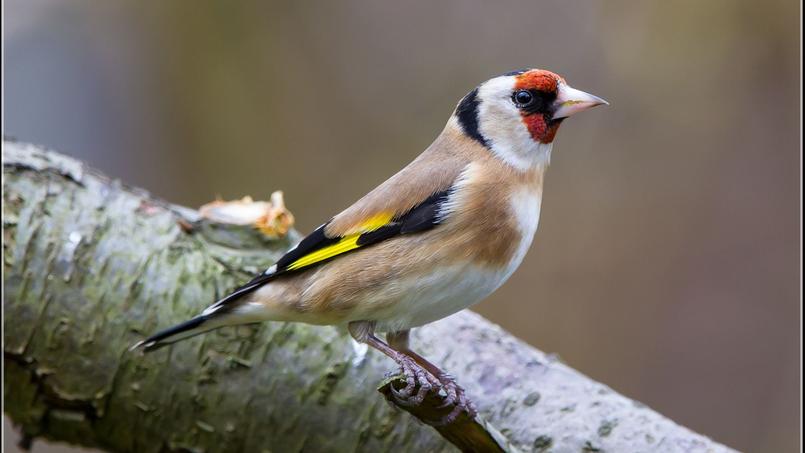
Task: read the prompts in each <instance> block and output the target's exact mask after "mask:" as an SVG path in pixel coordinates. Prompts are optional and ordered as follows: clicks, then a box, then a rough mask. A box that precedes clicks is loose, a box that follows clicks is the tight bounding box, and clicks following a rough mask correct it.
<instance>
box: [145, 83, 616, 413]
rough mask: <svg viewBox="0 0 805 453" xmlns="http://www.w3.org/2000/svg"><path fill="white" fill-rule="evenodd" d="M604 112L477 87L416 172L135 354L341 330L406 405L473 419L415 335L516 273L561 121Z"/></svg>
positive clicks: (403, 174) (534, 94)
mask: <svg viewBox="0 0 805 453" xmlns="http://www.w3.org/2000/svg"><path fill="white" fill-rule="evenodd" d="M601 104H606V101H604V100H603V99H601V98H598V97H596V96H593V95H591V94H588V93H585V92H583V91H579V90H576V89H574V88H571V87H570V86H569V85H568V84H567V83H566V82H565V80H564V79H563V78H562V77H560V76H558V75H557V74H554V73H552V72H549V71H545V70H540V69H529V70H520V71H514V72H510V73H506V74H503V75H501V76H499V77H495V78H493V79H490V80H488V81H486V82H484V83H482V84H481V85H479V86H478V87H477V88H475V89H474V90H472V91H470V93H469V94H467V95H466V96H464V98H463V99H462V100H461V101H460V102H459V103H458V106H457V107H456V109H455V111H454V112H453V114H452V116H451V117H450V119H449V120H448V122H447V125H446V126H445V128H444V130H442V132H441V134H439V136H438V137H436V140H435V141H434V142H433V143H432V144H431V145H430V146H429V147H428V148H427V149H426V150H425V151H424V152H423V153H422V154H421V155H420V156H419V157H417V158H416V159H415V160H414V161H413V162H411V163H410V164H408V166H406V167H405V168H403V169H402V170H401V171H400V172H398V173H397V174H395V175H394V176H392V177H391V178H389V179H388V180H387V181H385V182H384V183H382V184H381V185H379V186H378V187H376V188H375V189H374V190H372V191H371V192H369V193H368V194H367V195H365V196H364V197H363V198H361V199H360V200H358V201H357V202H356V203H355V204H353V205H352V206H350V207H348V208H347V209H346V210H344V211H342V212H341V213H340V214H338V215H336V216H335V217H333V218H331V219H330V220H329V221H327V222H326V223H325V224H323V225H321V226H320V227H318V228H317V229H316V230H315V231H313V232H312V233H311V234H310V235H309V236H307V237H305V238H304V239H303V240H302V241H301V242H300V243H299V244H298V245H297V246H296V247H295V248H293V249H291V250H290V251H289V252H288V253H287V254H286V255H285V256H283V257H282V258H281V259H280V260H279V261H277V263H276V264H274V265H273V266H271V267H270V268H268V269H267V270H266V271H265V272H263V273H261V274H259V275H257V276H256V277H254V278H253V279H252V280H251V281H249V282H248V283H246V284H244V285H243V286H241V287H239V288H237V289H236V290H235V291H234V292H232V293H231V294H229V295H227V296H226V297H224V298H222V299H220V300H219V301H217V302H215V303H214V304H213V305H211V306H209V307H208V308H207V309H205V310H204V311H203V312H202V313H201V314H200V315H198V316H196V317H195V318H193V319H190V320H189V321H187V322H184V323H182V324H179V325H177V326H174V327H171V328H169V329H167V330H164V331H162V332H159V333H157V334H155V335H153V336H151V337H149V338H147V339H145V340H143V341H141V342H140V343H138V344H136V345H135V346H133V349H134V348H137V347H143V348H144V349H145V350H146V351H148V350H153V349H156V348H159V347H161V346H164V345H167V344H170V343H173V342H175V341H178V340H181V339H185V338H188V337H191V336H194V335H197V334H199V333H203V332H206V331H209V330H212V329H215V328H218V327H222V326H230V325H237V324H245V323H254V322H260V321H291V322H304V323H310V324H319V325H344V326H346V327H347V328H348V330H349V332H350V334H351V335H352V336H353V338H354V339H355V340H357V341H358V342H362V343H366V344H368V345H369V346H371V347H373V348H375V349H378V350H380V351H381V352H383V353H384V354H386V355H388V356H389V357H390V358H392V359H394V360H395V361H396V362H397V363H398V364H399V365H400V366H401V368H402V370H403V371H404V372H405V374H406V375H407V376H408V377H409V381H408V382H409V385H408V386H407V387H406V388H405V389H402V391H401V392H400V393H398V395H397V396H398V397H399V398H401V400H402V399H406V401H407V402H408V403H409V404H410V403H416V402H418V401H421V399H422V398H423V397H424V393H422V389H426V390H428V389H431V388H433V386H440V388H443V389H444V390H445V393H446V394H447V400H448V401H447V403H448V404H453V405H454V407H455V409H453V411H452V412H451V413H450V414H449V415H448V419H452V418H455V416H457V415H458V413H459V412H460V411H462V410H466V409H468V407H469V402H468V400H467V398H466V397H465V396H464V393H463V391H462V390H461V388H460V387H458V385H457V384H456V383H455V381H454V380H453V379H452V378H450V377H449V375H447V374H445V373H444V372H442V371H441V370H440V369H439V368H438V367H436V366H435V365H433V364H432V363H430V362H428V361H427V360H425V359H424V358H423V357H421V356H420V355H418V354H416V353H415V352H413V351H412V350H411V349H410V347H409V341H408V339H409V331H410V329H411V328H414V327H419V326H422V325H425V324H428V323H430V322H433V321H436V320H438V319H440V318H444V317H446V316H448V315H451V314H453V313H456V312H457V311H459V310H462V309H464V308H467V307H469V306H470V305H473V304H475V303H476V302H479V301H480V300H482V299H483V298H485V297H486V296H488V295H489V294H491V293H492V292H493V291H495V290H496V289H497V288H498V287H500V286H501V285H502V284H503V283H504V282H505V281H506V280H507V279H508V278H509V277H510V276H511V275H512V273H513V272H514V271H515V269H517V267H518V266H519V265H520V263H521V262H522V260H523V257H524V256H525V254H526V251H527V250H528V248H529V246H530V245H531V240H532V238H533V236H534V233H535V231H536V229H537V223H538V220H539V215H540V203H541V199H542V183H543V178H544V174H545V170H546V168H547V167H548V163H549V161H550V157H551V148H552V146H553V140H554V137H555V135H556V131H557V130H558V129H559V125H560V124H561V123H562V121H563V120H564V119H565V118H567V117H568V116H570V115H573V114H575V113H577V112H580V111H583V110H587V109H589V108H591V107H594V106H597V105H601ZM377 332H384V333H386V340H387V342H384V341H383V340H382V339H380V338H379V337H377V336H376V333H377ZM417 384H418V386H419V387H420V390H419V391H417V393H416V394H415V395H414V394H412V391H413V389H414V387H415V386H416V385H417Z"/></svg>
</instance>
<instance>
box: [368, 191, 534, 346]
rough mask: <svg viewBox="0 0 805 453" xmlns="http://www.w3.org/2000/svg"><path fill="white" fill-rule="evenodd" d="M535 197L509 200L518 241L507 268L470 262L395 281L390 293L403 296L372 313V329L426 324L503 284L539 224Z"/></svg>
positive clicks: (524, 195) (519, 196)
mask: <svg viewBox="0 0 805 453" xmlns="http://www.w3.org/2000/svg"><path fill="white" fill-rule="evenodd" d="M539 195H540V194H538V193H532V192H527V191H523V192H520V193H517V194H515V195H514V196H513V197H512V199H511V204H512V206H511V207H512V212H513V215H515V216H516V217H517V221H518V225H519V227H520V230H521V233H522V238H521V239H520V243H519V244H518V245H517V248H516V249H515V253H514V254H513V255H512V257H511V259H510V260H509V263H508V265H507V266H505V267H503V268H500V269H497V270H494V269H490V268H485V267H480V266H477V265H475V264H472V263H464V264H456V265H454V266H451V267H442V268H440V269H438V270H436V271H434V272H432V273H430V274H427V275H424V276H420V277H418V278H416V279H410V280H404V281H398V282H395V283H394V284H393V285H394V286H395V287H394V288H393V291H394V292H396V293H398V294H399V293H402V294H403V296H402V298H401V299H399V302H397V303H395V304H393V305H392V306H390V307H388V308H387V309H385V310H383V311H381V312H379V313H375V315H374V316H373V320H374V321H376V322H377V326H376V329H377V330H378V331H380V332H388V331H399V330H405V329H410V328H412V327H419V326H421V325H424V324H428V323H430V322H433V321H436V320H438V319H441V318H444V317H446V316H449V315H452V314H453V313H456V312H458V311H460V310H463V309H465V308H467V307H469V306H470V305H473V304H475V303H477V302H480V301H481V300H483V299H484V298H486V297H487V296H488V295H490V294H492V292H493V291H495V290H496V289H498V288H499V287H500V286H501V285H503V283H505V282H506V280H508V279H509V277H511V275H512V274H513V273H514V271H515V270H517V268H518V267H519V266H520V263H522V261H523V258H524V257H525V254H526V252H527V251H528V248H529V247H530V246H531V241H532V240H533V238H534V233H535V232H536V230H537V225H538V223H539V213H540V201H541V199H540V198H541V197H540V196H539ZM389 289H391V288H389ZM381 297H382V296H381Z"/></svg>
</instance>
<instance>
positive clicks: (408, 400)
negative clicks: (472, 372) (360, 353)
mask: <svg viewBox="0 0 805 453" xmlns="http://www.w3.org/2000/svg"><path fill="white" fill-rule="evenodd" d="M348 329H349V333H350V334H351V335H352V337H353V338H354V339H355V340H356V341H358V342H360V343H366V344H367V345H369V346H371V347H373V348H375V349H377V350H378V351H380V352H382V353H383V354H386V355H387V356H389V357H390V358H391V359H392V360H394V361H395V362H397V364H398V365H399V366H400V370H401V371H402V373H403V375H405V381H406V385H405V387H404V388H403V389H401V390H397V389H395V388H394V387H393V386H392V387H391V392H392V395H393V396H394V399H395V402H396V403H397V404H399V405H401V406H416V405H419V404H421V403H422V401H423V400H424V399H425V396H427V394H428V392H430V390H431V389H432V388H433V386H436V385H439V384H440V381H438V380H437V378H435V377H434V376H435V375H434V376H431V374H430V373H429V372H428V371H427V370H426V369H424V368H423V367H422V366H420V365H419V364H418V363H417V362H416V361H415V360H414V359H413V358H412V357H410V356H408V355H406V354H403V353H401V352H399V351H396V350H395V349H394V348H392V347H390V346H389V345H388V344H386V342H384V341H383V340H381V339H380V338H377V337H376V336H375V334H374V323H371V322H368V321H356V322H351V323H349V325H348ZM417 387H419V390H417V392H416V393H414V390H415V389H416V388H417Z"/></svg>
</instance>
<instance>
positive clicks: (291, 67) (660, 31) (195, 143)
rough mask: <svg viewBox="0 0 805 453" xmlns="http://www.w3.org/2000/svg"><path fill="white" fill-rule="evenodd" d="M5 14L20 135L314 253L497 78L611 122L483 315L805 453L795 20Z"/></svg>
mask: <svg viewBox="0 0 805 453" xmlns="http://www.w3.org/2000/svg"><path fill="white" fill-rule="evenodd" d="M4 3H5V30H6V31H5V35H4V38H5V96H4V101H3V107H4V108H5V126H4V131H5V133H6V134H8V135H11V136H14V137H17V138H19V139H21V140H25V141H31V142H35V143H39V144H44V145H48V146H51V147H54V148H56V149H58V150H60V151H62V152H66V153H68V154H71V155H73V156H76V157H78V158H80V159H83V160H85V161H87V162H89V163H91V164H92V165H94V166H95V167H98V168H100V169H101V170H103V171H105V172H106V173H108V174H110V175H114V176H117V177H120V178H121V179H122V180H124V181H126V182H128V183H131V184H134V185H138V186H143V187H146V188H148V189H150V190H151V191H152V192H154V193H155V194H157V195H159V196H161V197H164V198H166V199H169V200H171V201H174V202H178V203H182V204H186V205H191V206H198V205H200V204H202V203H204V202H207V201H209V200H211V199H213V198H214V197H216V196H217V195H221V196H223V197H225V198H235V197H240V196H243V195H245V194H250V195H253V196H256V197H267V196H268V195H269V194H270V192H271V191H272V190H274V189H283V190H285V192H286V201H287V203H288V204H289V207H290V208H291V210H292V211H293V212H294V213H295V214H296V217H297V221H298V223H297V226H298V228H299V229H300V230H301V231H303V232H306V231H310V230H311V229H312V228H314V227H315V226H317V225H318V224H319V223H320V222H322V221H323V220H325V219H327V218H328V217H329V216H331V215H333V214H335V213H336V212H338V211H339V210H340V209H342V208H344V207H346V206H347V205H348V204H350V203H351V202H352V201H354V200H355V199H357V198H358V197H359V196H361V195H363V194H364V193H365V192H366V191H367V190H369V189H371V188H372V187H374V186H375V185H376V184H378V183H379V182H381V181H382V180H384V179H385V178H386V177H388V176H390V175H391V174H393V173H394V172H395V171H397V170H398V169H399V168H401V167H402V166H403V165H405V164H406V163H407V162H409V161H410V160H411V159H412V158H413V157H415V156H416V155H417V154H418V153H420V152H421V150H423V149H424V148H425V147H426V146H427V145H428V144H429V143H430V141H431V140H432V139H433V138H434V137H435V136H436V134H438V132H439V131H440V130H441V128H442V127H443V125H444V122H445V121H446V120H447V118H448V116H449V114H450V112H451V111H452V109H453V107H454V106H455V103H456V102H457V101H458V100H459V99H460V97H461V96H463V95H464V94H465V93H466V92H467V91H469V90H470V89H471V88H473V86H475V85H476V84H477V83H479V82H481V81H482V80H484V79H486V78H489V77H491V76H494V75H497V74H499V73H503V72H506V71H509V70H511V69H517V68H521V67H528V66H534V67H542V68H546V69H551V70H553V71H556V72H558V73H560V74H562V75H564V76H565V77H566V78H567V79H568V81H569V82H570V83H571V84H572V85H574V86H576V87H577V88H580V89H583V90H585V91H590V92H592V93H594V94H597V95H600V96H602V97H604V98H606V99H607V100H609V101H610V102H611V103H612V105H611V107H608V108H599V109H595V110H593V111H591V112H588V113H585V114H583V115H579V116H578V117H574V118H573V119H571V120H570V121H568V122H566V123H565V125H564V126H563V127H562V130H561V131H560V132H559V137H558V139H557V143H556V146H555V147H554V158H553V165H552V168H551V170H550V172H549V176H548V180H547V187H546V196H545V200H544V205H543V210H542V222H541V225H540V230H539V232H538V233H537V238H536V240H535V243H534V245H533V246H532V249H531V251H530V253H529V255H528V256H527V257H526V259H525V262H524V264H523V266H522V267H521V268H520V270H519V271H518V272H517V273H516V274H515V275H514V276H513V277H512V279H511V281H510V282H509V283H508V284H507V285H505V286H504V287H503V288H502V289H501V290H499V291H498V292H497V293H496V294H494V295H493V296H492V297H491V298H489V299H488V300H486V301H485V302H483V303H482V304H480V305H479V306H477V307H476V309H477V311H479V312H480V313H482V314H484V315H485V316H487V317H489V318H491V319H492V320H494V321H496V322H498V323H500V324H501V325H503V326H504V327H505V328H506V329H508V330H510V331H511V332H513V333H515V334H516V335H518V336H519V337H521V338H523V339H525V340H526V341H528V342H529V343H531V344H533V345H535V346H538V347H539V348H541V349H543V350H546V351H549V352H556V353H558V354H560V356H561V357H562V358H563V359H564V360H565V361H566V362H567V363H569V364H570V365H572V366H574V367H576V368H578V369H580V370H582V371H583V372H585V373H586V374H588V375H590V376H592V377H593V378H595V379H598V380H601V381H603V382H605V383H607V384H609V385H610V386H612V387H613V388H615V389H616V390H618V391H620V392H623V393H625V394H626V395H629V396H631V397H633V398H636V399H638V400H640V401H642V402H644V403H646V404H648V405H650V406H651V407H653V408H655V409H657V410H659V411H660V412H662V413H664V414H666V415H668V416H670V417H672V418H673V419H674V420H676V421H678V422H680V423H682V424H684V425H688V426H689V427H691V428H693V429H695V430H697V431H700V432H702V433H705V434H707V435H710V436H712V437H714V438H715V439H717V440H719V441H722V442H725V443H726V444H728V445H730V446H732V447H736V448H739V449H742V450H748V451H758V452H760V451H763V452H770V451H774V452H790V451H796V450H797V445H798V438H799V426H800V421H799V400H800V392H799V381H800V374H799V372H800V366H799V359H798V357H799V341H798V339H799V310H800V298H799V277H798V276H799V208H798V201H799V195H798V193H799V191H798V188H799V159H800V151H799V127H798V125H799V84H800V78H799V59H798V58H799V57H798V56H799V39H798V38H799V21H798V18H799V4H798V2H796V1H791V0H772V1H765V2H737V1H734V0H711V1H707V2H702V1H696V0H688V1H677V0H673V1H645V2H627V1H607V2H604V1H589V0H573V1H561V2H560V1H550V2H548V1H543V2H535V1H527V0H523V1H503V2H495V3H492V2H482V1H463V0H452V1H443V2H429V1H416V2H375V1H371V0H350V1H342V2H324V1H319V2H313V1H298V2H282V3H280V2H254V3H252V2H190V1H181V2H176V1H174V2H149V3H148V5H146V4H145V3H144V2H135V1H128V2H115V3H114V4H108V3H107V2H99V1H71V2H63V1H56V0H49V1H35V2H31V1H23V0H9V1H6V2H4ZM6 446H7V447H8V448H7V451H14V449H13V448H12V447H9V444H6ZM35 451H45V450H44V448H43V446H42V445H41V444H40V445H39V446H38V447H36V448H35Z"/></svg>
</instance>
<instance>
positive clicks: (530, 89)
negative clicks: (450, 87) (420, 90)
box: [453, 69, 608, 168]
mask: <svg viewBox="0 0 805 453" xmlns="http://www.w3.org/2000/svg"><path fill="white" fill-rule="evenodd" d="M602 104H608V103H607V102H606V101H605V100H603V99H601V98H599V97H597V96H593V95H592V94H589V93H585V92H583V91H580V90H577V89H575V88H572V87H571V86H570V85H568V84H567V82H565V79H564V78H562V77H561V76H559V75H557V74H554V73H552V72H550V71H545V70H542V69H526V70H521V71H514V72H509V73H506V74H503V75H501V76H498V77H495V78H493V79H490V80H487V81H486V82H484V83H482V84H481V85H479V86H478V87H477V88H475V89H474V90H472V91H471V92H470V93H469V94H467V95H466V96H464V98H463V99H462V100H461V102H459V104H458V106H457V107H456V110H455V113H454V114H453V116H454V118H455V120H456V122H457V123H458V125H459V126H460V127H461V129H462V130H463V131H464V133H465V134H467V135H468V136H470V137H471V138H473V139H475V140H477V141H479V142H480V143H481V144H483V145H484V146H486V147H487V148H489V149H490V150H492V151H493V152H494V153H495V154H497V155H498V156H499V157H501V158H503V159H505V160H506V161H507V162H509V163H511V164H513V165H514V166H516V167H519V168H522V167H530V166H532V165H534V164H535V163H538V162H545V161H547V159H549V158H550V150H551V144H552V143H553V139H554V137H555V136H556V131H557V130H558V129H559V125H560V124H561V123H562V121H563V120H564V119H565V118H567V117H569V116H570V115H573V114H575V113H578V112H581V111H583V110H587V109H589V108H592V107H595V106H597V105H602Z"/></svg>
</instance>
